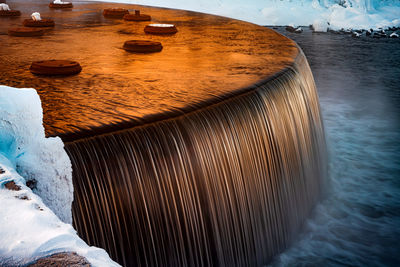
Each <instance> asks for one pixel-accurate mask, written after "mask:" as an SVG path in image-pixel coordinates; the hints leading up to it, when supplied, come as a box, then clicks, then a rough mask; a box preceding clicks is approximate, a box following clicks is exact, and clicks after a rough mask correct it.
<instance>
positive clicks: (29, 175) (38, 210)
mask: <svg viewBox="0 0 400 267" xmlns="http://www.w3.org/2000/svg"><path fill="white" fill-rule="evenodd" d="M42 117H43V114H42V108H41V103H40V99H39V96H38V95H37V93H36V91H35V90H34V89H17V88H12V87H7V86H1V85H0V203H1V206H0V225H1V227H0V236H1V238H0V266H16V265H25V264H30V263H34V262H35V261H37V260H38V259H41V258H45V257H48V256H51V255H54V254H57V253H63V252H76V253H77V254H78V255H80V256H83V257H85V258H86V259H87V260H88V261H89V262H90V264H91V265H93V266H119V265H118V264H116V263H115V262H113V261H112V260H111V259H110V258H109V256H108V254H107V253H106V252H105V251H104V250H102V249H99V248H96V247H89V246H88V245H87V244H86V243H85V242H84V241H83V240H81V239H80V238H79V237H78V235H77V234H76V231H75V230H74V229H73V227H72V226H71V224H69V223H70V222H71V221H72V217H71V203H72V199H73V187H72V169H71V163H70V160H69V158H68V156H67V154H66V152H65V151H64V148H63V146H64V145H63V143H62V141H61V139H59V138H45V135H44V128H43V125H42ZM27 182H28V184H29V185H30V186H31V187H32V188H33V191H32V190H31V188H29V187H28V186H27V185H26V184H27ZM35 193H36V194H35ZM57 216H58V217H57ZM63 221H64V222H63ZM65 222H66V223H65Z"/></svg>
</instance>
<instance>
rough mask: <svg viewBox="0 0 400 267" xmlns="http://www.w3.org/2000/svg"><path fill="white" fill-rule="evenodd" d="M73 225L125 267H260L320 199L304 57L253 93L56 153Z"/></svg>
mask: <svg viewBox="0 0 400 267" xmlns="http://www.w3.org/2000/svg"><path fill="white" fill-rule="evenodd" d="M66 150H67V152H68V153H69V155H70V158H71V161H72V165H73V171H74V183H75V184H74V187H75V201H74V206H73V217H74V224H75V227H76V229H77V230H78V232H79V234H80V236H81V237H82V238H83V239H85V240H86V241H87V242H88V243H89V244H91V245H96V246H100V247H103V248H105V249H106V250H107V251H108V252H109V253H110V255H111V257H112V258H114V259H116V260H117V261H118V262H120V263H121V264H123V265H124V266H261V265H264V264H266V263H268V262H269V261H270V260H271V259H272V257H273V256H274V255H276V254H277V253H280V252H282V251H283V249H284V248H286V247H287V246H288V244H289V243H291V241H292V240H293V239H294V237H295V236H296V234H297V233H298V231H299V230H300V228H301V227H302V225H303V223H304V221H305V220H306V218H307V217H308V216H309V215H310V213H311V210H312V208H313V207H314V206H315V203H316V201H317V200H318V199H319V196H320V190H321V186H322V181H323V176H324V173H325V170H326V169H325V167H326V166H325V139H324V133H323V127H322V122H321V118H320V111H319V102H318V97H317V94H316V90H315V85H314V80H313V77H312V74H311V71H310V69H309V66H308V63H307V61H306V60H305V58H304V56H303V54H299V56H298V58H297V60H296V63H295V64H294V66H293V68H291V69H288V70H287V71H285V72H283V73H281V74H280V75H278V76H277V77H275V78H273V79H271V80H270V81H267V82H265V83H264V84H262V85H259V86H258V88H256V89H255V90H253V91H251V92H248V93H246V94H244V95H240V96H237V97H234V98H231V99H229V100H226V101H224V102H222V103H219V104H216V105H213V106H211V107H208V108H205V109H203V110H199V111H197V112H193V113H190V114H187V115H184V116H181V117H179V118H175V119H171V120H167V121H162V122H158V123H154V124H150V125H145V126H143V127H137V128H133V129H128V130H125V131H121V132H116V133H113V134H108V135H103V136H97V137H93V138H89V139H82V140H78V141H75V142H72V143H67V144H66Z"/></svg>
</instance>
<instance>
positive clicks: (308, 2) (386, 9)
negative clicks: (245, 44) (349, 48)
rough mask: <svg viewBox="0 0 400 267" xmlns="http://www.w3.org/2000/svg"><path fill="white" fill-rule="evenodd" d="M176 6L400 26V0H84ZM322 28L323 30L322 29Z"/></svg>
mask: <svg viewBox="0 0 400 267" xmlns="http://www.w3.org/2000/svg"><path fill="white" fill-rule="evenodd" d="M88 1H101V2H113V3H127V4H137V5H149V6H158V7H168V8H178V9H185V10H192V11H198V12H204V13H210V14H215V15H221V16H226V17H231V18H235V19H240V20H244V21H249V22H252V23H256V24H259V25H269V26H278V25H280V26H285V25H292V26H300V25H301V26H308V25H312V24H313V25H316V26H317V25H318V26H319V28H322V29H327V28H328V27H329V28H330V29H331V30H340V29H342V28H343V29H354V30H355V29H370V28H372V29H379V28H383V29H386V28H389V27H400V1H395V0H381V1H378V0H342V1H339V0H298V1H290V0H282V1H280V0H199V1H184V0H177V1H163V0H136V1H133V0H88ZM325 31H326V30H325Z"/></svg>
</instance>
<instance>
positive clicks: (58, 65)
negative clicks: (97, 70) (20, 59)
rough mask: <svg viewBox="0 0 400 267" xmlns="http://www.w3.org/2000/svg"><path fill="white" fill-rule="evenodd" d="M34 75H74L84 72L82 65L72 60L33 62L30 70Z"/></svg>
mask: <svg viewBox="0 0 400 267" xmlns="http://www.w3.org/2000/svg"><path fill="white" fill-rule="evenodd" d="M29 70H30V71H31V72H32V73H33V74H37V75H47V76H53V75H62V76H66V75H73V74H78V73H79V72H81V71H82V67H81V65H79V63H78V62H76V61H71V60H55V59H53V60H43V61H36V62H33V63H32V65H31V67H30V69H29Z"/></svg>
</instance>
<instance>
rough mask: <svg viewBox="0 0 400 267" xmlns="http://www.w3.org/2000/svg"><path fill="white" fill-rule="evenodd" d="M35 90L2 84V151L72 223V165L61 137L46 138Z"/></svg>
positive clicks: (0, 105) (0, 106) (48, 205)
mask: <svg viewBox="0 0 400 267" xmlns="http://www.w3.org/2000/svg"><path fill="white" fill-rule="evenodd" d="M42 121H43V111H42V106H41V102H40V98H39V95H38V94H37V93H36V91H35V90H34V89H15V88H12V87H7V86H0V154H2V155H3V156H4V157H6V158H7V159H8V160H9V161H10V163H11V164H12V168H13V169H15V170H16V171H17V172H18V173H19V174H20V175H21V176H22V177H24V179H25V181H26V182H29V183H30V184H32V187H33V192H34V193H36V194H37V195H39V196H40V197H41V199H42V200H43V202H44V204H45V205H46V206H47V207H49V208H50V209H51V210H52V211H53V212H54V213H55V214H56V215H57V216H58V217H59V218H60V219H61V220H62V221H63V222H66V223H72V214H71V204H72V200H73V186H72V167H71V162H70V160H69V158H68V155H67V153H66V152H65V150H64V144H63V142H62V141H61V139H60V138H58V137H53V138H45V132H44V128H43V124H42Z"/></svg>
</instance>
